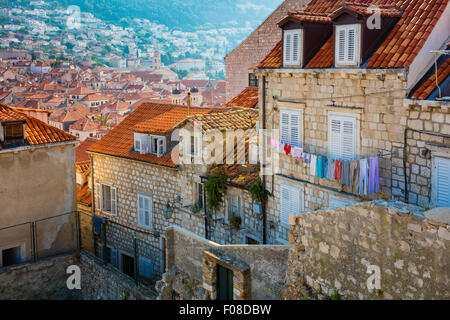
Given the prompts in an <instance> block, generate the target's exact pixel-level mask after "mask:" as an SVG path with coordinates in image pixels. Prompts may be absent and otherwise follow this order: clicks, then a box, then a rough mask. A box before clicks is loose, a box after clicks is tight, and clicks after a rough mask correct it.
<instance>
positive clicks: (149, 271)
mask: <svg viewBox="0 0 450 320" xmlns="http://www.w3.org/2000/svg"><path fill="white" fill-rule="evenodd" d="M139 275H140V276H142V277H144V278H147V279H149V280H151V279H152V278H153V264H152V262H151V261H150V260H149V259H146V258H143V257H139Z"/></svg>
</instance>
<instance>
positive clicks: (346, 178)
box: [341, 160, 350, 186]
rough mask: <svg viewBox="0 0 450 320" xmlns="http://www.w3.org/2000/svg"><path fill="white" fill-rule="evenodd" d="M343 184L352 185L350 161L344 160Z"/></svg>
mask: <svg viewBox="0 0 450 320" xmlns="http://www.w3.org/2000/svg"><path fill="white" fill-rule="evenodd" d="M341 185H347V186H348V185H350V161H348V160H342V176H341Z"/></svg>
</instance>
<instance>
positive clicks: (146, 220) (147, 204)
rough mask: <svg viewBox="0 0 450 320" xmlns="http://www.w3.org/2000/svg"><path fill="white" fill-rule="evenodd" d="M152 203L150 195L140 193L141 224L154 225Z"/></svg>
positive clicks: (139, 217)
mask: <svg viewBox="0 0 450 320" xmlns="http://www.w3.org/2000/svg"><path fill="white" fill-rule="evenodd" d="M152 205H153V202H152V198H151V197H150V196H144V195H141V194H140V195H138V223H139V225H140V226H143V227H146V228H151V227H152Z"/></svg>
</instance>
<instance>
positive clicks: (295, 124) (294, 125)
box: [289, 114, 302, 147]
mask: <svg viewBox="0 0 450 320" xmlns="http://www.w3.org/2000/svg"><path fill="white" fill-rule="evenodd" d="M290 122H291V124H290V139H289V140H290V144H291V145H292V146H294V147H301V144H302V143H301V141H302V137H301V135H302V121H301V115H300V114H291V119H290Z"/></svg>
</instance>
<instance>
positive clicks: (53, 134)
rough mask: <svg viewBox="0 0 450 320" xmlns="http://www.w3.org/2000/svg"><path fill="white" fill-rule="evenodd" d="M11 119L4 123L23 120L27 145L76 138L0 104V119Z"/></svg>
mask: <svg viewBox="0 0 450 320" xmlns="http://www.w3.org/2000/svg"><path fill="white" fill-rule="evenodd" d="M3 117H4V118H6V119H13V120H5V121H18V120H19V119H20V121H22V120H25V121H26V123H25V139H26V140H27V142H28V144H29V145H39V144H47V143H57V142H64V141H75V140H76V139H77V138H76V137H75V136H73V135H71V134H69V133H67V132H65V131H63V130H60V129H58V128H55V127H53V126H51V125H48V124H46V123H45V122H42V121H40V120H38V119H36V118H33V117H31V116H28V115H26V114H24V113H21V112H19V111H16V110H14V109H13V108H11V107H8V106H6V105H3V104H0V119H2V118H3Z"/></svg>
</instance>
